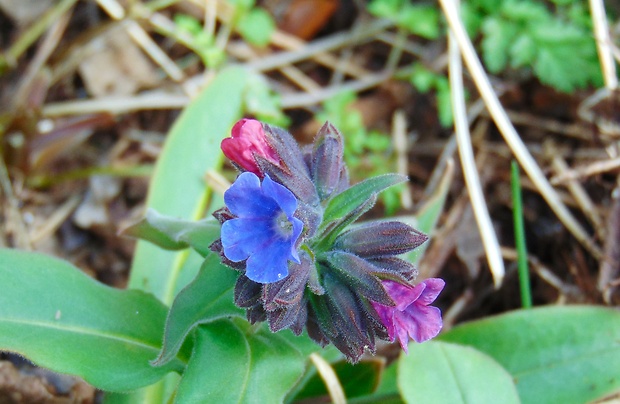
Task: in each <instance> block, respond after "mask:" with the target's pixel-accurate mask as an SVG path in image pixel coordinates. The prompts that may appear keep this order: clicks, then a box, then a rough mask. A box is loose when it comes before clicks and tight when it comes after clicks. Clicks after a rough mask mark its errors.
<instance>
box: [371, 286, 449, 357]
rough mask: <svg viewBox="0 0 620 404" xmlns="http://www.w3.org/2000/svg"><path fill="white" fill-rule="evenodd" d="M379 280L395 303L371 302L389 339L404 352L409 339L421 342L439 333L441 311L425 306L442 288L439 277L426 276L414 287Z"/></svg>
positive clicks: (433, 299) (432, 300) (431, 301)
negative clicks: (396, 340) (398, 343)
mask: <svg viewBox="0 0 620 404" xmlns="http://www.w3.org/2000/svg"><path fill="white" fill-rule="evenodd" d="M382 283H383V287H384V288H385V291H386V292H387V293H388V295H389V296H390V297H391V298H392V300H393V301H394V302H395V303H396V306H395V307H390V306H384V305H382V304H380V303H377V302H372V305H373V307H374V308H375V310H376V311H377V314H379V317H380V318H381V321H382V322H383V324H384V325H385V327H386V328H387V331H388V336H389V338H390V342H394V340H395V339H396V338H398V342H400V346H401V347H402V348H403V350H404V351H405V352H407V344H408V342H409V338H411V339H413V340H414V341H415V342H424V341H426V340H429V339H431V338H433V337H435V336H437V334H439V331H441V327H442V320H441V311H440V310H439V309H438V308H437V307H433V306H429V305H430V304H431V303H433V302H434V301H435V299H436V298H437V296H438V295H439V293H440V292H441V290H442V289H443V287H444V285H445V282H444V281H443V279H439V278H430V279H426V280H425V281H422V282H420V283H419V284H417V285H416V286H409V285H404V284H402V283H398V282H394V281H391V280H383V281H382Z"/></svg>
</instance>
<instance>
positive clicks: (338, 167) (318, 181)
mask: <svg viewBox="0 0 620 404" xmlns="http://www.w3.org/2000/svg"><path fill="white" fill-rule="evenodd" d="M343 153H344V149H343V139H342V135H341V134H340V132H339V131H338V129H336V128H335V127H334V126H333V125H332V124H330V123H329V122H326V123H325V124H324V125H323V126H322V127H321V129H320V130H319V132H318V133H317V136H316V138H315V139H314V144H313V150H312V161H311V167H312V169H311V174H312V179H313V180H314V184H315V186H316V189H317V191H318V194H319V197H320V198H321V200H322V201H323V200H325V199H328V198H329V197H330V196H331V195H332V194H334V193H335V192H336V191H337V190H338V189H340V188H342V187H341V183H340V181H341V179H343V175H342V170H343V169H344V162H343Z"/></svg>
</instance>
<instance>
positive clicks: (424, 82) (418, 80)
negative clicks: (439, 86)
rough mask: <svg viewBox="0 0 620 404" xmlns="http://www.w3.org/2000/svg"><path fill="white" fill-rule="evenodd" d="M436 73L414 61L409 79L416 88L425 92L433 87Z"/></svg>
mask: <svg viewBox="0 0 620 404" xmlns="http://www.w3.org/2000/svg"><path fill="white" fill-rule="evenodd" d="M437 76H438V75H437V73H435V72H433V71H432V70H430V69H427V68H426V67H424V65H423V64H421V63H414V64H413V69H412V71H411V76H410V77H409V81H410V82H411V85H413V86H414V87H415V88H416V90H418V91H419V92H421V93H423V94H425V93H427V92H429V91H430V90H431V89H432V88H434V87H435V83H436V82H437Z"/></svg>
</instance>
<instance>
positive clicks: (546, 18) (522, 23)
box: [368, 0, 602, 123]
mask: <svg viewBox="0 0 620 404" xmlns="http://www.w3.org/2000/svg"><path fill="white" fill-rule="evenodd" d="M368 9H369V11H370V12H371V13H373V14H374V15H376V16H379V17H384V18H390V19H392V20H394V21H395V22H396V24H397V25H398V26H399V27H400V28H402V29H405V30H407V31H408V32H410V33H412V34H414V35H418V36H421V37H423V38H425V39H435V38H437V37H438V34H437V33H438V32H440V30H439V27H440V21H439V18H438V10H437V8H436V6H431V5H415V6H414V5H411V4H410V3H409V2H408V1H404V0H373V1H372V2H371V3H370V4H369V6H368ZM431 10H432V11H431ZM461 14H462V18H463V20H464V22H465V24H466V26H467V31H468V33H469V35H470V37H472V39H477V38H481V41H480V50H481V54H482V59H483V60H484V63H485V65H486V67H487V69H488V70H489V71H490V72H491V73H493V74H503V73H506V72H507V71H508V70H509V69H512V70H519V71H521V73H522V74H523V73H526V74H527V73H528V72H529V74H533V75H534V76H536V77H537V78H538V79H539V80H540V82H541V83H544V84H547V85H549V86H552V87H553V88H555V89H556V90H559V91H563V92H571V91H573V90H575V89H578V88H584V87H586V86H588V85H595V86H599V85H601V83H602V76H601V69H600V67H599V62H598V57H597V52H596V44H595V41H594V37H593V34H592V25H591V20H590V16H589V13H588V8H587V4H586V2H585V1H582V0H574V1H573V0H552V1H551V2H550V3H545V2H543V1H540V0H470V1H464V2H462V5H461ZM415 74H420V72H419V71H418V72H417V73H416V72H414V76H415ZM419 80H421V79H415V77H414V83H415V82H417V81H419ZM446 87H447V85H444V84H442V83H441V81H438V82H437V83H435V85H434V86H431V87H429V88H433V89H434V90H436V91H438V92H444V93H445V91H446V90H445V88H446ZM443 97H444V95H438V98H443ZM438 109H439V110H440V111H441V110H442V109H443V110H444V111H445V108H444V107H442V101H441V100H438ZM440 113H441V112H440ZM443 114H444V115H445V116H444V118H442V119H441V120H442V123H443V122H447V112H444V113H443Z"/></svg>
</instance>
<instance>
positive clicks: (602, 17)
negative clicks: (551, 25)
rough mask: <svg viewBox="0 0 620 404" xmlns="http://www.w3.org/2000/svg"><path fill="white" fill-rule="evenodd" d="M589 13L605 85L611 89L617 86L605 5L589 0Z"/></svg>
mask: <svg viewBox="0 0 620 404" xmlns="http://www.w3.org/2000/svg"><path fill="white" fill-rule="evenodd" d="M590 13H591V14H592V23H593V26H594V37H595V38H596V48H597V50H598V57H599V60H600V62H601V68H602V69H603V78H604V79H605V87H607V88H609V89H611V90H613V89H615V88H616V87H618V75H617V74H616V64H615V63H614V57H613V53H612V50H611V43H612V42H611V38H610V37H609V27H608V26H607V15H606V14H605V5H604V4H603V1H602V0H590Z"/></svg>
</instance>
